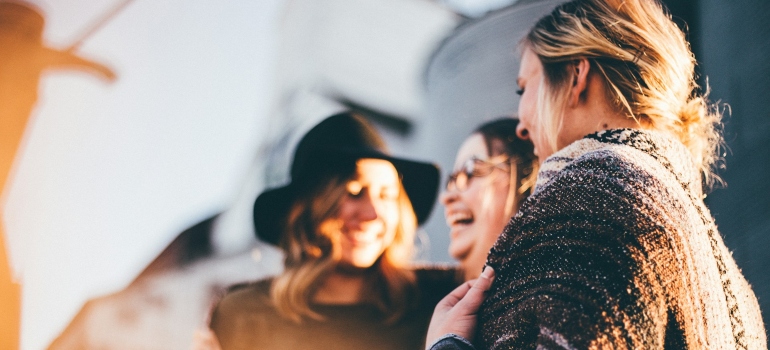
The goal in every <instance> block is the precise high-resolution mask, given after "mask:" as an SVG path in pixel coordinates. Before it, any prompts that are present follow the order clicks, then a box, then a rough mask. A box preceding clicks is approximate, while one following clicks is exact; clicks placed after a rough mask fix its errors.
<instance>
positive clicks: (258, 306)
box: [214, 278, 273, 316]
mask: <svg viewBox="0 0 770 350" xmlns="http://www.w3.org/2000/svg"><path fill="white" fill-rule="evenodd" d="M272 281H273V279H272V278H269V279H264V280H259V281H255V282H249V283H240V284H235V285H233V286H231V287H229V288H228V289H227V292H225V294H224V295H223V296H222V298H221V299H220V300H219V302H218V303H217V305H216V307H215V308H214V315H215V316H216V315H230V316H232V315H237V314H242V313H250V312H254V311H264V310H269V309H272V308H273V307H272V302H271V301H270V285H271V284H272Z"/></svg>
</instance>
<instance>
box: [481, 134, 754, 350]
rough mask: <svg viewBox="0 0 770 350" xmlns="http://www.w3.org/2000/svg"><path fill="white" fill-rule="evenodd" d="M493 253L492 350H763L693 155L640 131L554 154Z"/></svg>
mask: <svg viewBox="0 0 770 350" xmlns="http://www.w3.org/2000/svg"><path fill="white" fill-rule="evenodd" d="M538 175H539V177H538V184H537V187H536V190H535V193H533V195H532V196H530V198H529V199H528V200H527V201H526V202H525V203H524V204H523V205H522V208H521V210H520V212H519V213H518V214H517V215H516V216H515V217H514V218H513V219H512V220H511V222H510V223H509V224H508V226H507V227H506V228H505V231H504V232H503V234H502V235H501V237H500V239H499V240H498V241H497V243H496V244H495V246H494V247H493V248H492V250H491V252H490V255H489V260H488V264H489V265H490V266H492V267H494V268H495V271H496V279H495V283H494V285H493V287H492V290H491V291H490V292H489V295H488V297H487V299H486V301H485V302H484V304H483V306H482V310H481V312H480V317H479V327H478V332H479V334H478V335H477V337H476V340H477V342H479V343H480V344H478V345H480V347H482V348H488V349H535V348H537V349H587V348H614V349H684V348H688V349H766V348H767V343H766V340H765V330H764V325H763V323H762V318H761V314H760V311H759V305H758V303H757V299H756V297H755V295H754V293H753V292H752V290H751V287H750V286H749V285H748V283H747V282H746V280H745V279H744V277H743V275H742V274H741V272H740V270H739V269H738V267H737V266H736V264H735V261H734V260H733V258H732V256H731V254H730V252H729V251H728V250H727V248H726V247H725V245H724V243H723V241H722V238H721V236H720V235H719V232H718V231H717V228H716V225H715V224H714V221H713V219H712V217H711V214H710V213H709V211H708V209H707V208H706V206H705V205H704V203H703V195H702V191H701V182H700V175H699V173H698V170H697V169H696V167H695V166H694V164H693V162H692V158H691V156H690V154H689V152H688V151H687V149H686V148H685V147H684V146H683V145H682V144H681V143H680V142H678V141H677V140H675V139H672V138H670V137H668V136H666V135H663V134H660V133H656V132H650V131H640V130H632V129H618V130H609V131H603V132H600V133H596V134H591V135H588V136H586V137H585V138H583V139H581V140H579V141H576V142H574V143H572V144H571V145H569V146H568V147H565V148H564V149H562V150H560V151H559V152H557V153H555V154H554V155H553V156H551V157H549V158H548V159H547V160H546V161H545V162H544V164H543V166H542V168H541V171H540V173H539V174H538Z"/></svg>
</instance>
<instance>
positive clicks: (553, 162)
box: [535, 129, 702, 197]
mask: <svg viewBox="0 0 770 350" xmlns="http://www.w3.org/2000/svg"><path fill="white" fill-rule="evenodd" d="M599 151H610V152H613V153H629V152H630V153H631V154H634V153H636V154H638V152H641V153H642V154H643V156H644V157H648V158H647V160H650V158H651V159H652V161H654V162H656V163H659V164H660V165H662V166H663V167H664V168H665V169H666V170H668V171H669V172H670V173H671V174H673V175H674V177H675V178H676V179H677V181H678V182H679V184H680V185H682V187H683V188H684V189H685V190H686V191H688V192H691V193H693V194H697V196H696V197H700V196H702V195H701V193H702V189H701V180H700V172H699V171H698V169H697V168H696V167H695V163H694V162H693V159H692V156H691V155H690V152H689V151H688V150H687V148H686V147H685V146H684V145H683V144H682V143H681V142H680V141H679V140H677V139H676V138H674V137H672V136H670V135H668V134H665V133H662V132H659V131H652V130H640V129H611V130H602V131H599V132H596V133H592V134H588V135H586V136H585V137H583V138H582V139H580V140H577V141H575V142H573V143H571V144H570V145H568V146H567V147H564V148H562V149H561V150H559V151H558V152H556V153H554V154H553V155H551V156H550V157H548V158H547V159H546V160H545V161H544V162H543V164H542V165H541V168H540V172H539V173H538V179H537V185H536V188H535V192H539V190H540V189H542V188H544V187H546V186H547V185H548V184H549V183H550V182H551V180H552V179H553V178H554V176H555V175H556V174H557V173H558V172H560V171H561V170H562V169H564V167H566V166H567V165H569V164H570V163H572V162H574V161H575V160H577V159H579V158H581V157H587V156H589V155H595V154H596V153H597V152H599Z"/></svg>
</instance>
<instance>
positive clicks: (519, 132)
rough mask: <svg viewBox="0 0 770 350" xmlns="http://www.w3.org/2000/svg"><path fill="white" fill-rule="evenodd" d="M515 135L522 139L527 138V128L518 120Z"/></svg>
mask: <svg viewBox="0 0 770 350" xmlns="http://www.w3.org/2000/svg"><path fill="white" fill-rule="evenodd" d="M516 136H518V137H519V138H520V139H522V140H529V130H527V128H526V127H525V126H524V125H523V123H522V122H521V121H519V125H517V126H516Z"/></svg>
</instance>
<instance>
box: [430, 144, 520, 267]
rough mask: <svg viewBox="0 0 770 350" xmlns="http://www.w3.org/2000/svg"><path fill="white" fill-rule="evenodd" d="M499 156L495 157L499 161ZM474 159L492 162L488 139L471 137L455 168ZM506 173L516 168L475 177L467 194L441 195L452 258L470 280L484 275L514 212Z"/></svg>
mask: <svg viewBox="0 0 770 350" xmlns="http://www.w3.org/2000/svg"><path fill="white" fill-rule="evenodd" d="M493 142H495V141H493ZM497 142H499V141H497ZM497 156H498V155H493V157H494V158H496V159H498V158H499V157H497ZM473 158H476V159H480V160H490V155H489V152H488V151H487V146H486V143H485V142H484V137H483V136H481V135H480V134H473V135H471V136H470V137H468V139H466V140H465V142H464V143H463V144H462V146H460V149H459V150H458V152H457V158H456V160H455V167H454V168H455V169H460V168H461V167H462V166H463V165H464V164H465V163H466V162H467V161H468V160H470V159H473ZM503 158H504V157H503ZM503 169H508V170H509V171H513V172H514V173H515V171H516V169H515V167H513V166H512V167H511V168H508V166H507V165H505V166H503V165H500V166H497V167H494V169H492V171H491V172H490V173H489V175H486V176H477V177H472V178H471V179H470V182H469V183H468V187H467V188H466V189H465V190H462V191H460V190H458V189H456V188H453V189H452V190H446V191H444V193H442V194H441V203H442V204H443V205H444V215H445V217H446V222H447V225H448V226H449V228H450V233H449V235H450V243H449V254H450V255H451V256H452V257H453V258H455V259H457V260H458V261H459V262H460V266H461V268H462V269H463V271H464V272H465V278H466V279H471V278H475V277H478V275H479V274H480V273H481V268H482V267H483V266H484V262H485V261H486V258H487V254H488V253H489V249H490V248H491V247H492V245H493V244H494V242H495V241H496V240H497V237H498V236H499V235H500V233H501V232H502V231H503V228H504V227H505V225H506V224H507V223H508V220H509V219H510V215H507V214H506V212H509V213H510V210H507V208H506V207H507V200H508V196H509V193H510V187H509V186H510V178H511V175H510V173H509V172H507V171H504V170H503Z"/></svg>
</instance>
